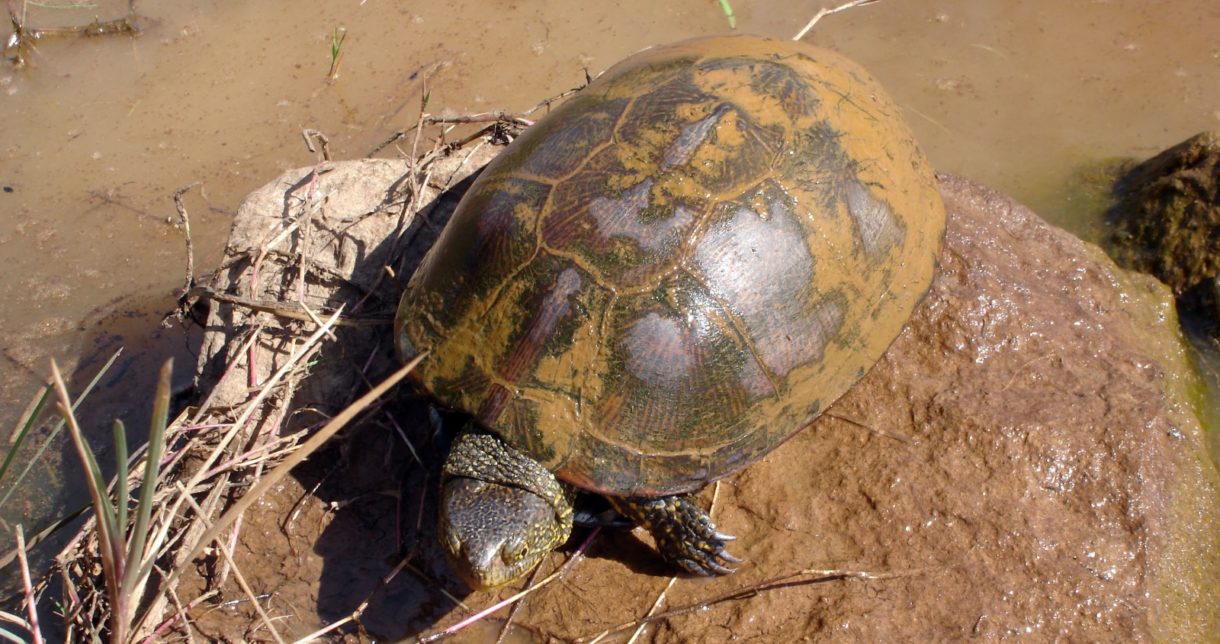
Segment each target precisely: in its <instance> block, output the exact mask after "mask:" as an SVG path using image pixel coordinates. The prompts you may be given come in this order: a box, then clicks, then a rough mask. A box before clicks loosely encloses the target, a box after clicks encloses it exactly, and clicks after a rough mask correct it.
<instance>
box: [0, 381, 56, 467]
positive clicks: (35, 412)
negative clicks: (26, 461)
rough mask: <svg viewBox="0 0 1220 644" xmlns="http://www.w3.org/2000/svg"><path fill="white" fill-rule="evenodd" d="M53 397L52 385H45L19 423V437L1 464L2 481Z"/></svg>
mask: <svg viewBox="0 0 1220 644" xmlns="http://www.w3.org/2000/svg"><path fill="white" fill-rule="evenodd" d="M50 399H51V387H50V386H44V387H43V388H42V395H41V396H39V397H38V402H37V403H35V404H34V407H33V408H32V409H30V412H29V413H28V414H26V416H25V418H23V419H21V422H20V423H19V424H18V425H19V426H20V427H21V431H19V432H18V433H17V439H16V440H14V441H13V444H12V445H11V446H10V447H9V450H8V453H7V454H5V455H4V464H3V465H0V481H3V480H4V474H5V473H6V472H8V468H9V466H10V465H12V464H13V459H14V458H16V456H17V450H19V449H21V445H22V444H23V443H25V437H26V436H28V435H29V433H30V430H31V429H33V428H34V427H35V422H34V421H36V420H38V417H39V416H41V415H42V410H43V408H45V407H46V406H47V401H48V400H50Z"/></svg>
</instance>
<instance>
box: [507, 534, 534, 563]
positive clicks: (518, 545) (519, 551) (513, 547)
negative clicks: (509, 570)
mask: <svg viewBox="0 0 1220 644" xmlns="http://www.w3.org/2000/svg"><path fill="white" fill-rule="evenodd" d="M527 550H528V544H526V543H525V537H524V536H521V535H518V536H515V537H511V538H509V540H508V541H505V542H504V546H503V547H502V548H500V558H501V559H503V560H504V563H506V564H515V563H517V562H518V561H521V560H522V559H524V558H525V554H526V551H527Z"/></svg>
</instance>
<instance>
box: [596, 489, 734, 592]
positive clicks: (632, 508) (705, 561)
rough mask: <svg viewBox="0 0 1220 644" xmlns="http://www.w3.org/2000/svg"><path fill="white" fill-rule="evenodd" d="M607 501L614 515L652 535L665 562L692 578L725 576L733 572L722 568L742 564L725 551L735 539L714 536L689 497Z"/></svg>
mask: <svg viewBox="0 0 1220 644" xmlns="http://www.w3.org/2000/svg"><path fill="white" fill-rule="evenodd" d="M609 500H610V504H611V505H613V506H614V509H615V510H616V511H617V512H619V513H620V514H622V515H623V516H625V517H627V518H629V519H631V520H632V521H634V522H636V523H637V524H639V525H640V526H642V527H644V528H645V529H646V530H648V532H650V533H652V538H653V539H655V540H656V542H657V549H658V550H659V551H660V552H661V556H662V557H664V558H665V560H666V561H669V562H670V563H672V564H674V565H676V566H678V567H679V568H681V569H683V570H685V571H686V572H688V573H691V574H692V575H700V576H703V577H710V576H712V575H727V574H729V573H731V572H733V569H732V568H729V567H727V566H726V565H725V564H735V563H740V562H741V560H740V559H738V558H737V557H734V556H733V555H731V554H729V553H728V552H727V551H726V550H725V549H724V548H725V545H726V542H729V541H732V540H734V539H736V537H734V536H731V535H727V534H723V533H720V532H717V531H716V524H714V523H712V518H711V517H709V516H708V514H707V512H704V511H703V508H700V507H699V505H698V504H696V503H695V500H694V499H693V498H692V497H691V496H690V495H689V494H676V495H674V496H662V497H656V498H645V497H609Z"/></svg>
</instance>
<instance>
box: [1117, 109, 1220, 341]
mask: <svg viewBox="0 0 1220 644" xmlns="http://www.w3.org/2000/svg"><path fill="white" fill-rule="evenodd" d="M1114 191H1115V193H1116V194H1117V195H1118V197H1119V202H1118V203H1117V204H1116V205H1115V206H1114V207H1113V208H1112V209H1111V211H1110V214H1111V218H1112V220H1113V223H1114V225H1115V234H1114V236H1113V239H1112V240H1111V244H1110V246H1111V248H1112V249H1113V254H1114V256H1115V259H1116V260H1117V261H1118V262H1119V264H1121V265H1123V266H1126V267H1128V268H1132V269H1134V270H1138V271H1142V272H1145V273H1151V274H1153V275H1155V276H1156V277H1157V278H1159V279H1160V280H1161V281H1163V282H1165V283H1166V284H1168V285H1169V286H1170V288H1172V289H1173V292H1174V295H1176V296H1177V298H1178V304H1179V306H1180V307H1181V309H1182V311H1183V313H1185V314H1188V315H1201V316H1204V317H1205V318H1207V324H1206V326H1207V327H1208V329H1209V331H1210V332H1211V334H1212V335H1213V337H1217V338H1220V133H1217V132H1203V133H1201V134H1197V135H1195V136H1193V137H1191V138H1189V139H1187V140H1185V141H1183V142H1182V143H1179V144H1178V145H1175V146H1173V147H1172V148H1169V149H1168V150H1165V151H1164V152H1162V153H1160V154H1158V155H1156V156H1154V157H1152V158H1151V159H1148V160H1147V161H1145V162H1143V163H1141V164H1139V165H1137V166H1135V167H1134V168H1132V169H1131V170H1129V171H1128V172H1127V173H1126V174H1125V175H1124V176H1123V177H1122V178H1121V179H1120V180H1119V181H1118V183H1117V184H1116V185H1115V188H1114Z"/></svg>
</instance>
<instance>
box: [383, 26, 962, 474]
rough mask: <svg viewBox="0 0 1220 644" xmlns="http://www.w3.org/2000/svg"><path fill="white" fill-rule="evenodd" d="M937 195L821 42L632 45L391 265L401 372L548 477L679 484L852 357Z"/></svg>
mask: <svg viewBox="0 0 1220 644" xmlns="http://www.w3.org/2000/svg"><path fill="white" fill-rule="evenodd" d="M943 228H944V210H943V207H942V205H941V203H940V198H939V195H938V193H937V190H936V186H935V182H934V179H933V176H932V172H931V169H930V168H929V167H928V164H927V162H926V161H925V159H924V157H923V156H922V154H921V153H920V152H919V150H918V149H917V148H916V146H915V143H914V141H913V139H912V137H911V134H910V132H909V131H908V130H907V129H906V126H905V125H904V124H903V122H902V120H901V118H900V117H899V114H898V109H897V108H896V107H895V106H894V104H893V103H892V102H890V100H889V99H888V98H887V97H886V96H885V94H884V92H882V90H881V89H880V87H879V86H877V84H876V83H875V82H874V81H872V80H871V79H870V78H869V77H868V76H867V74H865V73H864V72H863V71H862V70H861V69H860V68H858V67H857V66H855V65H854V64H853V63H850V62H849V61H846V60H844V59H843V58H841V57H839V56H838V55H836V54H833V53H831V52H828V51H825V50H820V49H816V48H813V47H809V46H806V45H802V44H796V43H789V42H779V41H770V40H764V39H758V38H748V37H737V38H710V39H702V40H696V41H688V42H685V43H679V44H677V45H674V46H670V47H666V48H661V49H654V50H650V51H646V52H644V53H641V54H638V55H636V56H633V57H631V58H629V59H627V60H625V61H623V62H622V63H619V64H618V65H616V66H614V67H613V68H611V69H610V70H609V71H607V72H606V73H605V74H603V75H602V76H601V77H600V78H599V79H598V80H596V81H595V82H594V83H592V84H591V85H590V86H589V87H588V88H586V89H585V90H584V91H583V92H581V93H580V94H579V95H578V96H576V97H575V98H573V99H572V100H571V101H569V102H568V103H566V104H564V105H563V106H561V107H559V108H558V109H556V110H555V111H554V112H553V113H552V114H551V115H549V116H548V117H546V118H545V119H543V120H541V121H540V122H539V123H538V124H536V125H535V126H534V127H532V128H530V129H529V130H528V131H526V132H525V133H524V134H522V135H521V136H520V137H519V138H518V139H517V140H516V141H514V142H513V144H512V145H511V146H509V148H508V149H507V150H506V151H505V152H504V154H502V155H501V156H500V157H499V158H497V159H496V160H495V161H493V162H492V163H491V164H490V165H489V166H488V167H487V169H486V170H485V171H484V173H483V175H482V176H481V177H480V178H479V180H478V181H477V182H476V183H475V184H474V186H473V187H472V188H471V190H470V192H469V194H467V196H466V197H465V199H464V201H463V203H462V205H461V206H460V207H459V208H458V211H457V213H455V215H454V217H453V220H452V221H451V222H450V224H449V225H448V227H447V228H446V229H445V231H444V233H443V234H442V235H441V238H440V240H439V241H438V242H437V245H436V247H435V248H433V250H432V252H431V253H429V255H428V257H427V258H426V260H425V261H424V263H423V265H422V266H421V267H420V269H419V270H418V272H417V273H416V274H415V276H414V277H413V278H412V280H411V283H410V285H409V286H408V289H407V292H406V294H405V295H404V296H403V299H402V304H401V306H400V308H399V320H398V322H399V329H398V331H397V332H396V336H397V340H398V343H399V349H400V351H401V352H402V353H403V355H404V356H405V357H410V356H412V355H414V354H415V353H416V352H417V351H419V350H422V349H425V348H427V349H431V350H432V355H431V356H430V358H429V359H428V360H427V361H426V362H425V363H424V365H423V367H422V369H421V370H420V371H419V372H418V379H419V381H420V382H421V383H422V384H423V385H424V386H425V387H426V388H427V389H428V390H430V391H431V392H432V393H433V394H434V395H435V396H436V397H437V398H438V399H439V400H440V401H441V402H443V403H444V404H447V405H449V406H452V407H455V408H459V409H464V410H467V411H469V412H471V413H473V414H475V416H476V417H477V419H478V421H479V422H480V423H482V424H484V425H485V426H487V427H488V428H490V429H492V430H494V431H496V432H497V433H499V434H500V435H501V436H502V437H504V438H505V439H506V440H508V441H509V442H510V443H512V444H514V445H516V446H517V447H519V448H521V449H523V450H525V451H526V452H528V453H530V454H532V455H533V456H535V457H536V458H537V459H538V460H539V461H540V462H541V463H542V464H543V465H545V466H546V467H547V468H549V469H551V470H552V471H554V472H555V473H556V474H557V475H558V476H559V477H560V478H561V479H564V480H566V481H569V482H571V483H574V484H576V485H578V486H581V487H584V488H588V489H593V490H597V491H600V492H603V493H608V494H615V495H662V494H673V493H677V492H683V491H689V490H693V489H696V488H698V487H700V486H702V485H703V484H704V483H706V482H708V481H710V480H714V479H716V478H719V477H722V476H724V475H726V474H728V473H730V472H732V471H735V470H737V469H739V468H741V467H742V466H744V465H746V464H748V463H749V462H751V461H753V460H755V459H757V458H759V457H760V456H761V455H762V454H764V453H765V452H766V451H768V450H770V449H772V448H774V447H775V446H776V445H778V444H779V443H780V442H782V441H783V440H784V439H785V438H787V437H788V436H790V435H792V434H793V433H795V432H796V431H797V430H799V429H800V428H802V427H804V426H806V425H808V424H809V423H810V422H812V421H813V420H814V419H815V418H816V417H817V415H818V414H820V413H821V411H822V410H823V409H824V408H825V407H826V406H827V405H829V404H830V403H832V402H833V401H834V400H835V399H837V398H838V397H839V396H840V395H842V394H843V393H844V392H845V391H846V390H847V389H848V388H849V387H850V386H851V385H852V384H854V383H855V382H856V380H858V379H859V378H860V376H861V375H863V373H864V372H865V371H866V370H867V369H868V368H869V367H871V366H872V364H873V363H874V362H876V360H877V359H878V358H879V357H880V356H881V354H882V353H883V352H884V351H885V349H886V348H887V347H888V346H889V344H890V343H891V342H892V341H893V340H894V338H895V337H897V335H898V334H899V333H900V332H901V330H902V326H903V324H904V323H905V321H906V319H907V317H908V316H909V315H910V313H911V310H912V309H913V308H914V306H915V304H916V303H917V302H918V300H919V299H920V298H921V297H922V294H923V293H924V292H925V291H926V289H927V287H928V284H929V283H930V282H931V278H932V271H933V264H934V258H935V256H936V253H937V251H938V248H939V242H940V238H941V235H942V232H943Z"/></svg>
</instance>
